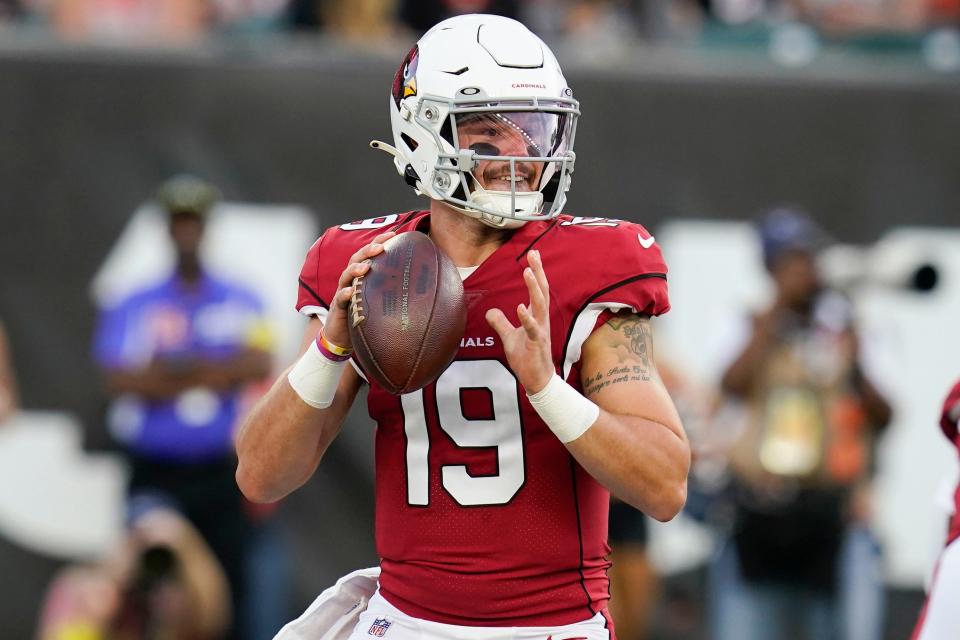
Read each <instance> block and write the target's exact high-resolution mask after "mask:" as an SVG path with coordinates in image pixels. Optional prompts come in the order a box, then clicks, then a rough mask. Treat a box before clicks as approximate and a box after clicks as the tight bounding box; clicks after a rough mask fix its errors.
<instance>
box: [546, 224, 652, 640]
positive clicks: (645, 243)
mask: <svg viewBox="0 0 960 640" xmlns="http://www.w3.org/2000/svg"><path fill="white" fill-rule="evenodd" d="M637 240H639V241H640V246H641V247H643V248H644V249H649V248H650V247H652V246H653V243H654V238H653V236H650V237H649V238H644V237H643V236H642V235H640V234H639V233H638V234H637ZM547 640H549V638H548V639H547Z"/></svg>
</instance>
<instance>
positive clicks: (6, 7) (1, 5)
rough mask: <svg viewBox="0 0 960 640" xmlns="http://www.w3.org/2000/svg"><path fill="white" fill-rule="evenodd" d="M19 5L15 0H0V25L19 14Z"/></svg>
mask: <svg viewBox="0 0 960 640" xmlns="http://www.w3.org/2000/svg"><path fill="white" fill-rule="evenodd" d="M20 12H21V7H20V3H19V2H18V1H17V0H0V27H2V26H3V23H5V22H9V21H12V20H14V19H15V18H17V17H18V16H19V15H20Z"/></svg>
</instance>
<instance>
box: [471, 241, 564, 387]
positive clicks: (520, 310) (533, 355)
mask: <svg viewBox="0 0 960 640" xmlns="http://www.w3.org/2000/svg"><path fill="white" fill-rule="evenodd" d="M527 255H528V260H529V262H530V266H529V267H527V268H526V269H524V270H523V280H524V282H526V284H527V291H528V292H529V293H530V303H529V305H523V304H521V305H517V316H518V317H519V318H520V326H519V327H515V326H513V325H512V324H511V323H510V321H509V320H507V317H506V316H505V315H504V314H503V312H502V311H501V310H500V309H490V310H489V311H487V316H486V318H487V322H488V323H489V324H490V326H491V327H493V330H494V331H496V332H497V334H498V335H499V336H500V340H501V342H502V343H503V350H504V352H505V353H506V355H507V362H508V363H509V364H510V368H511V369H512V370H513V372H514V373H515V374H516V375H517V379H518V380H520V384H522V385H523V388H524V389H525V390H526V392H527V393H528V394H531V395H532V394H534V393H537V392H538V391H540V390H541V389H543V388H544V387H545V386H547V383H548V382H550V378H551V377H553V374H554V372H555V369H554V366H553V357H552V356H551V350H550V285H549V283H548V282H547V274H546V273H545V272H544V271H543V262H542V261H541V260H540V252H539V251H531V252H529V253H528V254H527Z"/></svg>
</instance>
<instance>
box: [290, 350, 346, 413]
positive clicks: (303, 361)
mask: <svg viewBox="0 0 960 640" xmlns="http://www.w3.org/2000/svg"><path fill="white" fill-rule="evenodd" d="M346 364H347V362H346V360H343V361H340V362H336V361H334V360H331V359H330V358H327V357H326V356H324V355H323V354H322V353H320V348H319V347H318V346H317V341H316V340H314V341H312V342H311V343H310V347H309V348H308V349H307V351H306V353H304V354H303V355H302V356H300V359H299V360H297V364H295V365H293V368H292V369H290V373H288V374H287V381H289V382H290V386H291V387H293V390H294V391H296V392H297V395H298V396H300V399H301V400H303V401H304V402H306V403H307V404H308V405H310V406H311V407H313V408H315V409H326V408H327V407H329V406H330V405H331V404H333V396H334V395H335V394H336V393H337V385H338V384H340V375H341V374H342V373H343V368H344V367H345V366H346Z"/></svg>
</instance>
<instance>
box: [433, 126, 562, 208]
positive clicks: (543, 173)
mask: <svg viewBox="0 0 960 640" xmlns="http://www.w3.org/2000/svg"><path fill="white" fill-rule="evenodd" d="M452 117H453V123H454V126H455V131H456V143H455V146H456V147H457V149H458V150H470V151H473V152H474V154H476V155H475V156H474V159H475V161H476V164H475V166H474V167H473V169H472V171H471V173H472V175H473V177H474V178H476V179H477V181H478V182H479V183H480V185H481V186H482V187H483V188H484V189H487V190H491V191H514V192H523V191H536V190H538V189H540V188H541V187H542V185H543V183H544V182H545V180H546V179H549V177H550V175H552V174H553V173H554V171H553V167H552V166H551V167H548V165H552V164H553V163H557V162H558V161H559V160H561V159H563V158H564V157H565V156H566V152H567V151H568V150H569V149H570V146H571V142H572V135H573V118H572V117H571V116H570V115H569V114H566V113H549V112H543V111H482V112H473V113H470V112H467V113H456V114H454V115H453V116H452ZM511 159H513V161H512V162H511Z"/></svg>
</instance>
